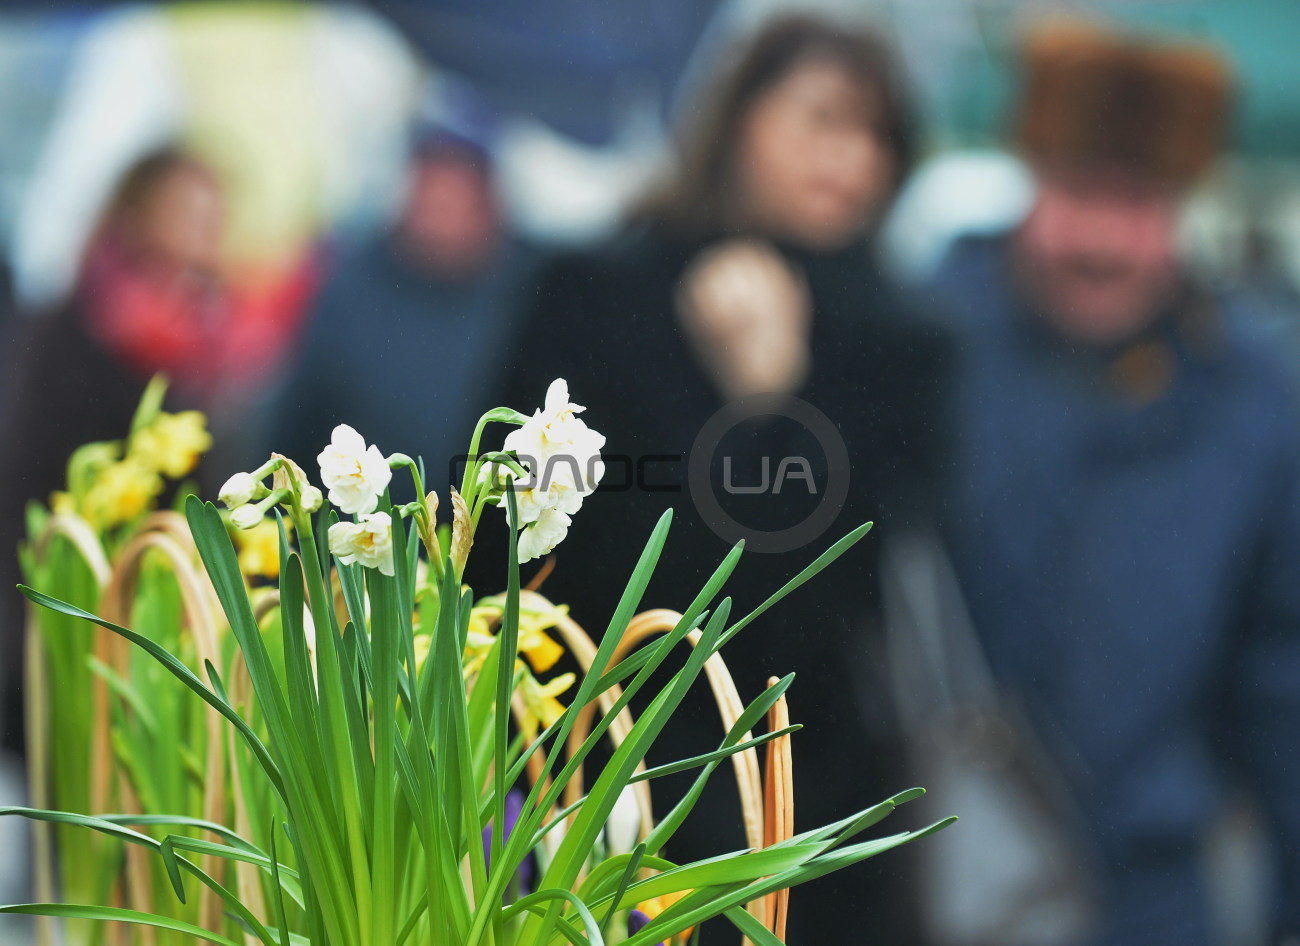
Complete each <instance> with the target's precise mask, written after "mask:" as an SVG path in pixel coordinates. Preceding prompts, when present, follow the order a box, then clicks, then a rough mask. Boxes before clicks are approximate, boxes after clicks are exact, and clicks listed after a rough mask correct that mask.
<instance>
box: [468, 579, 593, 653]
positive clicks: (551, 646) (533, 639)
mask: <svg viewBox="0 0 1300 946" xmlns="http://www.w3.org/2000/svg"><path fill="white" fill-rule="evenodd" d="M504 604H505V601H504V598H502V597H501V596H500V595H496V596H493V597H490V598H484V599H483V600H481V601H480V602H479V603H478V604H477V605H475V606H474V609H473V610H472V611H471V612H470V630H471V631H473V630H475V629H476V623H475V622H476V619H477V621H478V622H480V623H479V624H478V628H479V629H480V630H482V631H483V632H484V633H488V634H491V633H493V632H494V631H495V630H496V628H497V627H499V626H500V624H501V618H502V615H503V613H504V612H503V609H504ZM568 613H569V607H568V605H563V604H561V605H556V604H552V603H551V602H550V601H548V600H547V599H546V598H545V597H543V596H542V595H540V594H538V593H537V592H535V591H523V592H521V593H520V595H519V653H521V654H523V655H524V657H526V658H527V659H528V663H529V664H530V665H531V666H532V668H533V671H534V672H536V673H545V672H546V671H547V670H550V669H551V668H552V667H554V666H555V662H556V661H557V660H559V659H560V657H561V656H563V654H564V647H563V646H561V645H560V644H559V643H557V642H556V641H555V640H554V639H553V638H552V637H551V636H550V635H549V634H547V633H546V632H547V631H548V630H549V629H551V628H553V627H555V625H557V624H559V623H560V620H561V619H562V618H564V617H565V616H566V615H567V614H568Z"/></svg>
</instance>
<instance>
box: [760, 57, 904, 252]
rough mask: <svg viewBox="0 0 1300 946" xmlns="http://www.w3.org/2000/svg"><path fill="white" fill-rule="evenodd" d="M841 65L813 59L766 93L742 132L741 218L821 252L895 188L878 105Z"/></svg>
mask: <svg viewBox="0 0 1300 946" xmlns="http://www.w3.org/2000/svg"><path fill="white" fill-rule="evenodd" d="M873 92H874V90H871V89H867V88H863V86H862V85H861V83H860V82H857V81H855V80H854V77H853V76H852V75H851V74H850V73H849V72H847V71H846V70H845V69H844V68H843V67H841V66H839V65H836V64H835V63H831V62H819V61H816V60H810V61H808V62H805V63H802V64H800V65H797V66H795V67H794V68H793V69H792V70H791V71H790V72H789V73H788V74H787V75H786V76H785V78H784V79H782V80H781V81H780V82H778V83H777V84H776V85H775V86H773V87H772V88H771V89H770V90H768V91H767V92H766V93H764V94H763V95H761V96H760V97H759V98H758V99H757V100H756V101H755V102H754V103H753V104H752V105H751V106H750V109H749V113H748V115H746V116H745V118H744V119H743V121H742V122H741V126H740V144H739V148H738V150H737V162H738V164H739V167H737V168H736V173H737V175H738V179H739V182H740V203H741V206H740V215H741V218H742V219H743V220H744V221H745V222H746V223H748V224H752V225H754V226H757V227H758V228H759V229H761V230H763V231H764V232H766V233H768V234H771V235H774V236H778V237H784V238H787V239H792V240H795V241H797V242H800V243H804V244H807V245H809V246H814V247H818V248H832V247H835V246H839V245H842V244H844V243H846V242H848V241H849V240H850V239H852V238H853V237H854V236H856V235H857V234H858V233H860V232H861V231H862V229H863V228H864V227H865V226H866V225H867V223H868V222H869V221H870V219H871V216H872V213H873V211H874V210H875V209H876V208H877V207H878V206H879V205H880V203H881V201H882V199H883V198H884V197H885V196H886V195H887V194H888V192H889V191H890V189H891V188H892V187H893V182H894V174H895V170H896V169H895V167H894V159H893V156H892V153H891V151H890V148H889V147H888V146H887V144H886V143H885V142H884V141H883V140H882V138H881V135H880V133H879V132H878V130H877V128H878V122H877V117H878V112H879V110H880V107H881V106H880V103H879V101H878V100H877V96H876V95H875V94H873Z"/></svg>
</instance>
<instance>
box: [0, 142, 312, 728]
mask: <svg viewBox="0 0 1300 946" xmlns="http://www.w3.org/2000/svg"><path fill="white" fill-rule="evenodd" d="M223 196H224V195H223V191H222V187H221V184H220V182H219V180H218V178H217V176H216V175H215V173H214V172H213V171H212V169H211V168H209V167H208V166H207V165H206V164H205V163H203V162H202V161H200V160H199V159H197V158H195V157H193V156H192V155H189V154H187V153H185V152H183V151H181V150H179V149H176V148H171V147H167V148H162V149H159V150H157V151H155V152H153V153H151V154H148V155H146V156H144V157H142V158H141V159H140V160H139V161H137V162H136V163H135V164H134V165H133V166H132V167H131V168H130V169H129V170H128V171H127V172H126V173H125V174H124V175H123V177H122V179H121V181H120V182H119V183H118V185H117V187H116V189H115V190H114V192H113V194H112V195H111V196H110V197H109V199H108V201H107V203H106V205H105V207H104V210H103V211H102V213H101V214H100V217H99V221H98V223H97V225H96V226H95V228H94V230H93V232H92V233H91V234H90V236H89V239H88V240H87V243H86V248H85V251H84V253H83V254H82V259H81V266H80V269H79V272H78V276H77V281H76V284H75V286H74V287H73V290H72V292H71V293H70V295H69V297H68V299H67V300H65V301H64V303H63V304H62V305H61V306H59V307H58V308H57V309H56V310H54V311H52V312H49V313H42V314H36V315H32V316H30V317H25V318H19V319H18V320H17V324H16V325H15V327H14V331H13V333H12V340H11V341H10V344H9V345H8V346H7V348H6V350H5V351H4V352H3V360H4V363H3V365H0V375H3V377H4V378H5V389H4V392H3V393H4V401H3V403H0V443H4V444H5V449H6V451H7V456H8V457H10V458H11V460H10V462H8V463H5V464H4V465H3V468H2V469H0V562H3V563H5V564H3V565H0V578H3V579H4V581H3V585H2V587H3V588H4V589H7V590H5V591H4V592H3V599H2V600H0V642H4V643H11V644H12V647H13V650H12V651H11V652H16V651H17V646H18V645H17V643H16V642H17V640H18V631H19V626H20V621H21V602H22V599H21V598H20V596H19V595H18V594H17V592H14V591H13V586H14V583H15V582H16V581H17V575H16V574H13V573H14V570H15V569H16V565H17V562H16V557H15V556H14V554H13V550H14V549H15V548H16V546H17V544H18V541H19V538H20V536H21V534H22V529H23V524H24V522H25V518H24V516H23V509H24V507H25V506H26V504H27V503H28V502H29V501H31V500H34V499H35V500H41V501H47V500H48V498H49V495H50V493H51V491H53V490H56V489H61V488H63V485H64V482H65V469H66V464H67V461H68V457H69V455H70V454H71V453H72V451H73V450H75V449H76V448H77V447H79V446H81V445H82V444H83V443H87V442H91V441H100V440H116V439H119V438H121V437H123V436H125V434H126V433H127V431H128V430H129V429H130V424H131V418H132V416H133V415H134V413H135V409H136V406H137V405H138V403H139V401H140V396H141V395H142V394H143V392H144V389H145V385H146V384H148V382H149V379H150V377H152V376H153V375H154V374H156V373H162V374H164V375H166V376H167V378H168V380H169V384H170V387H169V394H168V407H169V409H178V408H181V407H184V408H200V409H203V410H206V411H208V413H209V421H210V425H211V426H212V427H213V428H214V430H215V431H216V433H217V437H218V438H219V439H227V440H229V439H230V438H231V437H233V436H234V435H236V434H237V433H238V432H239V430H240V426H241V423H242V422H243V421H245V420H246V418H247V407H248V405H249V404H250V402H251V397H250V396H251V395H252V394H253V393H254V392H255V391H256V388H257V385H258V384H259V383H263V382H264V379H265V376H266V373H267V372H268V371H269V370H270V369H271V368H272V367H273V366H274V365H275V364H276V363H277V360H278V359H279V358H280V357H281V356H282V355H283V352H284V350H285V348H286V346H287V345H289V344H290V343H291V341H292V340H293V338H294V334H295V331H296V327H297V319H298V314H299V313H300V312H301V310H302V303H303V299H304V297H305V295H306V291H307V289H308V287H309V284H310V275H309V270H307V269H306V268H304V269H303V270H302V271H300V272H298V273H294V274H292V275H291V276H290V277H288V278H286V279H282V280H278V281H276V283H275V285H268V286H265V287H260V288H258V289H257V291H255V292H254V291H248V290H245V289H241V290H240V291H235V290H234V289H233V288H232V287H231V286H230V284H229V283H228V281H227V280H226V279H225V278H224V274H223V273H222V271H221V237H222V232H223ZM200 472H201V471H200ZM218 482H219V481H218ZM11 575H12V580H9V579H10V577H11ZM14 665H15V666H21V663H19V662H15V664H14ZM2 677H3V674H2V673H0V678H2ZM3 683H4V681H3V679H0V689H2V688H3ZM17 723H18V721H17V719H16V717H9V718H6V714H5V713H4V712H3V710H0V741H3V742H10V743H12V742H14V741H16V740H17V738H18V735H19V730H18V726H17Z"/></svg>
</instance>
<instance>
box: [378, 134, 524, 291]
mask: <svg viewBox="0 0 1300 946" xmlns="http://www.w3.org/2000/svg"><path fill="white" fill-rule="evenodd" d="M398 229H399V233H400V234H401V236H402V239H403V241H404V243H405V244H406V247H407V251H408V252H409V253H410V254H411V255H412V256H413V257H414V258H415V259H416V260H418V261H419V262H421V263H423V264H424V265H427V266H428V267H429V268H430V269H432V270H434V271H436V272H438V273H439V274H440V275H442V276H445V277H448V278H453V279H457V278H470V277H474V276H477V275H479V274H480V273H482V272H483V271H484V270H485V269H487V268H488V267H489V266H490V265H491V264H492V262H493V261H494V260H495V257H496V251H497V247H498V244H499V242H500V238H501V221H500V217H499V216H498V213H497V205H496V201H495V199H494V198H493V195H492V185H491V181H490V180H489V178H488V175H487V172H486V171H484V170H483V169H482V168H480V167H478V166H477V165H476V164H475V163H474V162H473V161H472V160H469V159H467V158H465V157H463V156H461V155H459V154H458V153H456V152H451V151H449V152H447V153H445V154H436V155H432V156H428V157H425V158H422V159H420V160H418V161H417V163H416V165H415V167H414V169H413V173H412V179H411V185H410V191H409V192H408V194H407V200H406V206H405V208H404V210H403V213H402V218H401V221H400V223H399V227H398Z"/></svg>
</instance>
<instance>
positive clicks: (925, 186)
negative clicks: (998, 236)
mask: <svg viewBox="0 0 1300 946" xmlns="http://www.w3.org/2000/svg"><path fill="white" fill-rule="evenodd" d="M1033 193H1034V188H1033V181H1032V179H1031V178H1030V175H1029V172H1028V171H1027V170H1026V169H1025V166H1024V165H1023V164H1022V163H1021V162H1020V161H1019V160H1017V159H1016V158H1015V157H1013V156H1012V155H1010V154H1007V153H1005V152H1002V151H953V152H948V153H946V154H941V155H938V156H936V157H934V158H931V159H930V160H929V161H927V162H926V163H924V164H923V165H921V166H920V167H919V168H918V169H917V170H916V172H915V173H914V174H913V175H912V178H911V180H910V181H909V182H908V183H907V185H906V186H905V187H904V189H903V192H902V194H900V195H899V198H898V200H897V202H896V203H895V204H894V209H893V211H892V212H891V214H890V216H889V219H888V220H887V221H886V223H885V226H884V228H883V231H882V234H881V236H882V251H883V252H884V254H885V259H886V261H887V263H888V264H889V265H890V267H891V268H893V269H894V270H895V271H896V272H897V273H898V274H899V275H900V276H902V277H903V278H904V279H906V280H907V281H909V282H923V281H924V280H926V279H927V278H928V277H929V276H930V275H931V274H932V273H933V272H934V270H935V268H936V267H937V266H938V265H939V263H940V262H941V261H942V260H943V256H944V254H945V253H946V252H947V251H948V248H949V247H950V246H951V245H952V243H953V241H954V240H956V239H957V238H959V237H961V236H964V235H965V234H968V233H992V232H996V231H999V230H1005V229H1008V228H1010V227H1013V226H1015V225H1016V224H1017V223H1018V222H1019V221H1020V220H1021V219H1022V218H1023V217H1024V215H1025V214H1026V213H1027V212H1028V210H1029V206H1030V203H1031V202H1032V200H1033Z"/></svg>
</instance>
